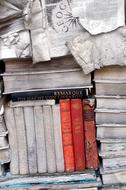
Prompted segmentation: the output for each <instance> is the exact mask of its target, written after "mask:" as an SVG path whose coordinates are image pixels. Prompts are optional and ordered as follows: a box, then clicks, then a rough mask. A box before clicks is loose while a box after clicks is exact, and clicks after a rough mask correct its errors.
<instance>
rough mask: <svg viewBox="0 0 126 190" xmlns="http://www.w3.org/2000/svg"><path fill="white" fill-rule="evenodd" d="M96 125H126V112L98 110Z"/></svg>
mask: <svg viewBox="0 0 126 190" xmlns="http://www.w3.org/2000/svg"><path fill="white" fill-rule="evenodd" d="M95 112H96V114H95V119H96V124H110V123H111V124H115V123H116V124H123V125H124V124H126V117H125V116H126V110H116V109H96V110H95Z"/></svg>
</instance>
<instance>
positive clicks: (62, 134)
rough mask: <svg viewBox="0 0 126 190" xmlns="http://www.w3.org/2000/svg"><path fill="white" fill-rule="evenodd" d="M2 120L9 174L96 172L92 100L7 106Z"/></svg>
mask: <svg viewBox="0 0 126 190" xmlns="http://www.w3.org/2000/svg"><path fill="white" fill-rule="evenodd" d="M5 120H6V125H7V128H8V131H9V144H10V148H11V163H10V170H11V173H12V174H36V173H55V172H73V171H84V170H85V169H86V168H87V169H88V168H93V169H97V168H98V164H99V162H98V154H97V145H96V138H95V123H94V99H93V98H92V99H85V100H83V101H82V100H81V99H65V100H60V103H59V104H55V101H54V100H41V101H22V102H10V103H9V105H8V106H6V107H5Z"/></svg>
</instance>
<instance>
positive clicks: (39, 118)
mask: <svg viewBox="0 0 126 190" xmlns="http://www.w3.org/2000/svg"><path fill="white" fill-rule="evenodd" d="M34 119H35V133H36V148H37V165H38V172H39V173H44V172H47V160H46V144H45V129H44V123H43V122H44V118H43V109H42V107H41V106H35V107H34Z"/></svg>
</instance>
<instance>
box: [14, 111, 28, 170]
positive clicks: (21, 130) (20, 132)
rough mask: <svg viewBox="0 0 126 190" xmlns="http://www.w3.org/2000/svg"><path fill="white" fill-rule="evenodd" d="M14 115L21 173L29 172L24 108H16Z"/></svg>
mask: <svg viewBox="0 0 126 190" xmlns="http://www.w3.org/2000/svg"><path fill="white" fill-rule="evenodd" d="M14 116H15V122H16V128H17V137H18V138H17V141H18V154H19V169H20V174H28V159H27V140H26V130H25V123H24V114H23V108H14Z"/></svg>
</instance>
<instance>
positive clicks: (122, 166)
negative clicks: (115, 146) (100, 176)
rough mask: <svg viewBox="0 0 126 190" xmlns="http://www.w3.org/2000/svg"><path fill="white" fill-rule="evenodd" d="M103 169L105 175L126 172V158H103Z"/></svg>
mask: <svg viewBox="0 0 126 190" xmlns="http://www.w3.org/2000/svg"><path fill="white" fill-rule="evenodd" d="M102 167H103V171H104V173H105V172H107V173H111V172H112V170H113V171H122V170H123V171H124V170H126V156H124V157H122V156H120V157H117V158H116V157H115V158H102Z"/></svg>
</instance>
